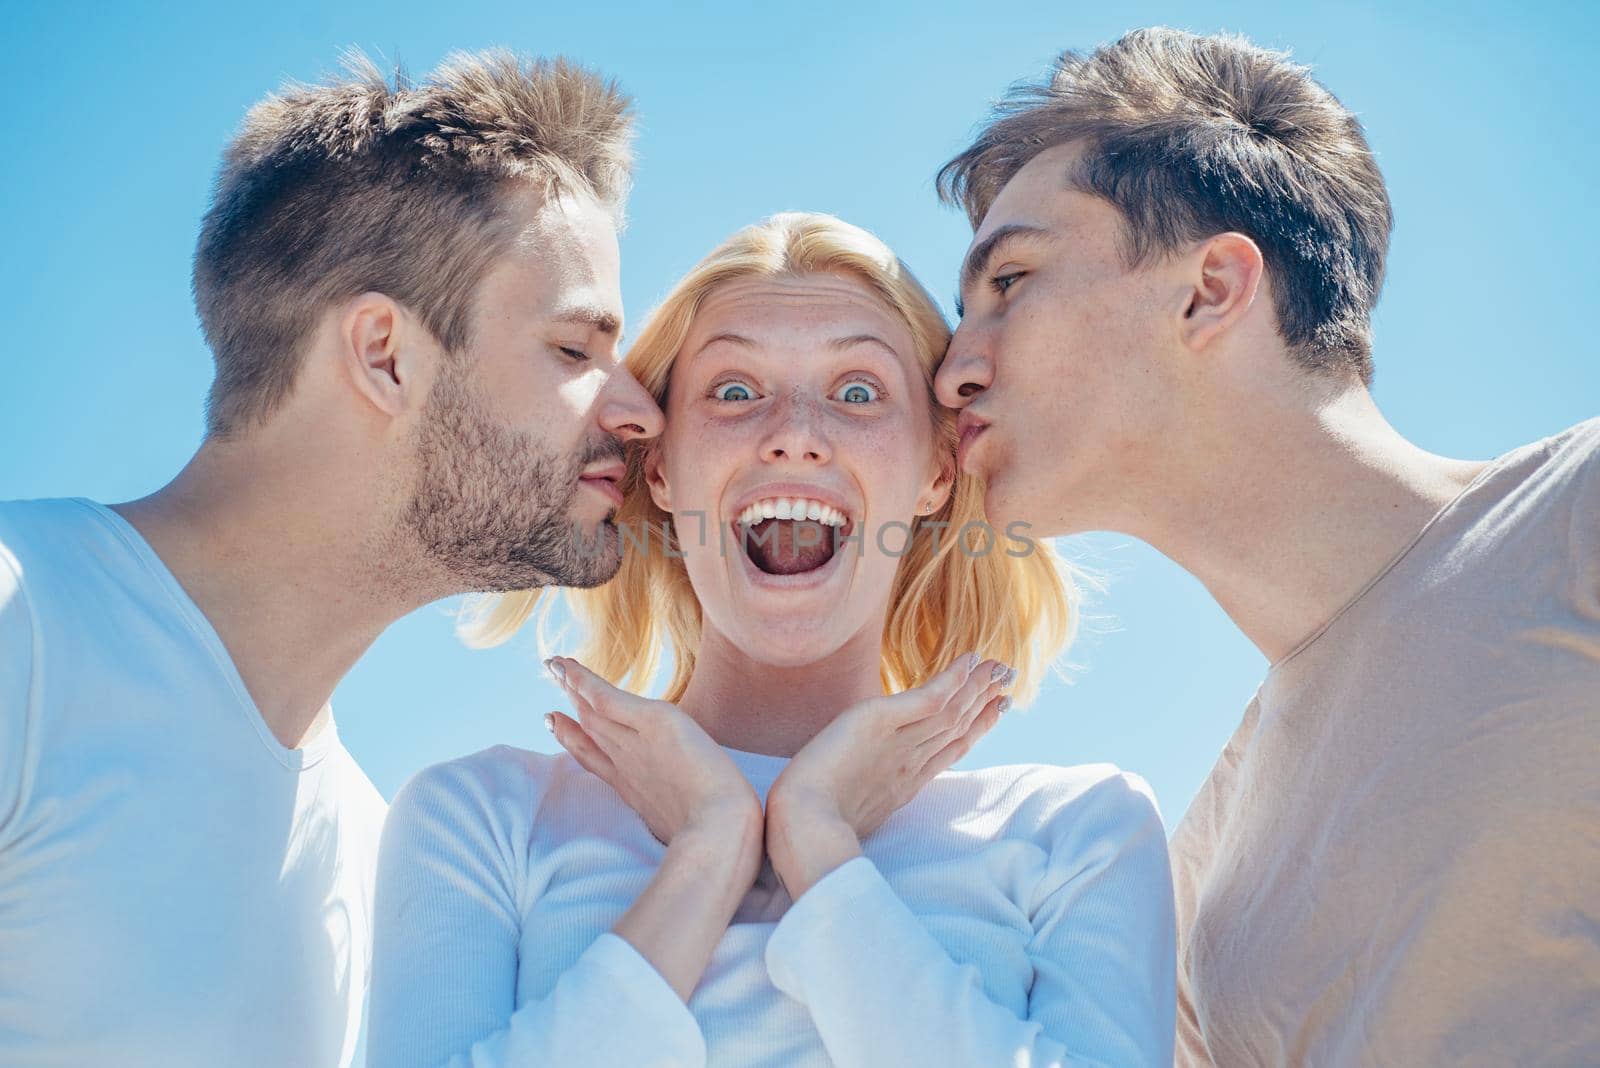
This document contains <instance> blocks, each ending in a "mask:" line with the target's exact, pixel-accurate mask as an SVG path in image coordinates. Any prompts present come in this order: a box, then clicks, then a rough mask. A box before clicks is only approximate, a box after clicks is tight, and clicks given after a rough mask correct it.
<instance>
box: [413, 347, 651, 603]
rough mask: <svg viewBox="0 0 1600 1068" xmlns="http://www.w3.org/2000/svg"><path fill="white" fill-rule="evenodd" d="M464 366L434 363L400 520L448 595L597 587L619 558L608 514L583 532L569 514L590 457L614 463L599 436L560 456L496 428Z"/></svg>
mask: <svg viewBox="0 0 1600 1068" xmlns="http://www.w3.org/2000/svg"><path fill="white" fill-rule="evenodd" d="M468 374H469V371H468V368H467V367H466V366H465V364H464V362H458V361H457V360H450V362H449V363H448V364H447V366H445V367H443V368H441V370H440V377H439V379H438V381H437V382H436V383H435V385H434V388H433V391H432V393H431V395H430V396H429V398H428V403H427V406H426V408H425V409H424V411H423V419H422V423H421V426H420V428H419V430H418V432H417V434H416V446H415V456H416V465H417V466H416V471H417V478H416V484H415V488H414V489H413V491H412V494H411V499H410V501H409V502H408V503H407V504H406V506H405V508H404V510H403V512H402V514H401V523H402V526H403V528H404V530H405V532H407V533H408V534H409V535H410V537H411V538H413V539H414V540H415V542H416V544H417V546H418V548H419V550H420V552H421V554H422V557H423V559H424V560H426V561H427V562H428V563H429V564H430V565H432V567H433V568H437V569H440V570H442V571H443V572H444V574H445V575H446V576H447V579H448V581H449V583H450V584H452V585H454V586H455V587H457V588H456V589H455V590H453V591H451V592H469V591H476V592H485V593H501V592H507V591H511V590H526V589H533V588H536V587H540V586H578V587H589V586H598V585H600V584H601V583H603V582H605V581H606V580H608V579H610V578H611V577H612V576H613V575H615V574H616V572H617V568H618V567H619V566H620V564H621V560H622V551H621V544H620V541H621V539H620V537H619V536H618V533H617V530H616V527H615V525H614V524H613V523H612V522H611V520H610V518H607V519H606V520H604V521H603V522H600V523H598V524H596V528H595V529H594V530H593V531H583V530H581V529H580V528H579V527H578V525H577V524H576V523H575V522H574V521H573V520H572V518H571V515H570V513H571V507H572V501H573V498H574V497H575V496H576V495H577V492H578V478H579V476H580V474H581V473H582V471H583V470H584V468H586V467H588V466H589V465H590V464H593V463H595V462H596V461H597V460H604V459H612V458H615V459H621V458H622V456H623V449H622V443H621V442H620V441H618V440H617V439H616V438H612V437H609V436H607V437H603V438H602V439H600V440H597V441H592V442H589V443H588V444H587V445H586V447H585V448H584V449H583V450H582V452H581V453H580V454H578V455H571V454H568V455H562V454H561V453H559V452H557V451H556V450H554V449H552V448H550V447H549V445H548V444H547V443H546V442H543V441H541V440H539V438H537V437H536V436H535V435H533V434H528V433H524V432H522V431H518V430H514V429H512V428H510V427H506V426H501V425H499V424H497V423H496V422H495V421H494V419H493V417H492V416H491V415H490V414H489V412H488V410H487V407H486V406H485V405H484V404H483V402H482V401H481V400H480V398H479V397H478V395H477V394H476V393H475V391H474V390H473V388H472V385H471V383H470V381H469V380H468Z"/></svg>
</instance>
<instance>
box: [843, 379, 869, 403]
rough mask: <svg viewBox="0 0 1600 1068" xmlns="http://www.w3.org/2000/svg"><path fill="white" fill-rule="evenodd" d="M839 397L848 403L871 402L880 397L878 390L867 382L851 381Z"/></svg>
mask: <svg viewBox="0 0 1600 1068" xmlns="http://www.w3.org/2000/svg"><path fill="white" fill-rule="evenodd" d="M839 397H840V399H841V400H843V401H844V402H845V403H846V404H870V403H872V402H873V401H875V400H877V399H878V391H877V389H876V388H875V387H873V386H870V385H868V384H867V383H865V382H851V383H850V384H849V385H847V386H845V387H844V392H843V393H841V394H839Z"/></svg>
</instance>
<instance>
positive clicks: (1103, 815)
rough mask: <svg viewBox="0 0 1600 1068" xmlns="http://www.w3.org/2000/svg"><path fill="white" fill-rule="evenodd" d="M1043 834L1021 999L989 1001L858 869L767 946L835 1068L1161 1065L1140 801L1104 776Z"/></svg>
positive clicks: (1164, 950)
mask: <svg viewBox="0 0 1600 1068" xmlns="http://www.w3.org/2000/svg"><path fill="white" fill-rule="evenodd" d="M1090 795H1091V796H1089V797H1086V798H1084V799H1082V800H1083V802H1084V803H1081V804H1077V805H1074V806H1072V811H1071V813H1070V816H1069V817H1067V818H1063V819H1060V820H1058V821H1056V825H1055V826H1054V827H1052V828H1051V831H1052V833H1051V834H1050V837H1051V838H1052V839H1053V840H1052V841H1051V842H1050V863H1049V869H1048V874H1047V878H1046V879H1045V880H1044V882H1043V885H1041V886H1040V888H1039V890H1038V894H1037V898H1036V900H1034V901H1033V902H1031V903H1030V905H1029V915H1030V919H1031V921H1032V924H1033V928H1034V934H1033V937H1032V939H1031V941H1030V943H1029V945H1028V957H1029V959H1030V961H1031V962H1032V965H1033V970H1034V979H1033V986H1032V989H1031V991H1030V993H1029V997H1028V1006H1027V1011H1026V1012H1025V1013H1024V1014H1023V1015H1018V1014H1017V1013H1015V1012H1013V1011H1012V1010H1011V1009H1009V1008H1007V1007H1005V1006H1003V1005H1000V1004H997V1003H996V1002H994V1001H992V1000H991V999H990V998H989V997H988V996H987V995H986V994H985V992H984V988H983V984H982V981H981V979H982V977H981V976H980V975H979V974H978V973H977V971H976V969H975V968H973V967H972V966H971V965H961V964H958V963H957V962H956V961H955V960H954V959H952V958H951V956H950V955H949V954H948V953H947V952H946V951H945V949H944V947H943V946H942V945H941V944H940V943H939V942H938V941H937V940H936V939H935V938H934V937H933V936H932V935H931V934H930V933H929V932H928V931H927V930H926V928H924V927H923V925H922V923H921V921H920V920H919V919H918V918H917V916H916V915H915V914H913V913H912V912H911V910H910V909H909V908H908V907H907V906H906V905H905V904H904V903H903V902H902V901H901V900H900V899H899V897H898V896H896V894H895V892H894V890H893V888H892V887H891V886H890V885H889V884H888V883H887V882H886V881H885V880H884V878H883V876H882V875H881V873H880V872H879V871H878V869H877V868H876V867H874V866H873V864H872V862H871V861H870V860H869V859H867V858H865V857H858V858H856V859H854V860H852V861H850V862H849V863H847V864H844V865H841V866H840V867H839V868H837V869H836V870H834V871H832V872H830V873H829V874H828V875H827V876H825V877H824V878H823V879H821V880H819V881H818V882H817V884H816V885H815V886H813V887H812V888H811V889H810V890H809V891H807V892H806V893H805V894H804V895H802V896H801V898H800V900H799V901H797V902H795V904H794V905H793V906H792V907H791V908H790V910H789V912H788V914H787V915H785V917H784V918H783V919H782V920H781V921H780V922H779V924H778V926H777V929H776V930H775V931H774V932H773V936H772V939H771V941H770V942H769V944H768V947H767V954H766V960H767V968H768V971H769V973H770V974H771V976H772V981H773V983H774V984H775V985H776V986H777V987H778V989H780V990H782V991H783V992H784V993H786V994H788V995H789V996H790V997H792V998H794V999H795V1000H796V1001H799V1002H800V1003H801V1004H803V1005H804V1006H805V1007H806V1008H807V1010H808V1011H809V1013H810V1015H811V1018H812V1022H813V1023H814V1024H815V1025H816V1027H817V1030H818V1031H819V1032H820V1033H821V1035H822V1040H823V1043H824V1045H826V1046H827V1049H828V1053H829V1055H830V1056H831V1057H832V1058H833V1060H834V1062H835V1063H837V1064H839V1065H840V1066H841V1068H846V1066H848V1068H868V1066H874V1065H880V1064H926V1065H968V1064H973V1065H977V1064H984V1065H988V1064H1027V1065H1035V1066H1038V1068H1045V1066H1047V1065H1053V1066H1063V1065H1069V1064H1117V1065H1130V1066H1132V1065H1155V1066H1161V1068H1167V1066H1169V1065H1171V1063H1172V1033H1173V1031H1172V1020H1173V987H1172V983H1173V930H1174V925H1173V919H1172V884H1171V880H1170V877H1169V871H1168V863H1167V851H1166V836H1165V834H1164V832H1163V830H1162V826H1161V819H1160V816H1159V814H1158V813H1157V811H1156V807H1155V804H1154V801H1153V800H1152V799H1151V798H1150V796H1149V793H1148V789H1147V788H1146V787H1144V786H1143V783H1142V782H1140V781H1139V780H1138V779H1137V778H1136V777H1134V776H1114V777H1111V778H1109V779H1107V780H1106V781H1104V782H1103V783H1101V784H1099V785H1098V786H1096V787H1094V788H1093V789H1092V790H1091V791H1090Z"/></svg>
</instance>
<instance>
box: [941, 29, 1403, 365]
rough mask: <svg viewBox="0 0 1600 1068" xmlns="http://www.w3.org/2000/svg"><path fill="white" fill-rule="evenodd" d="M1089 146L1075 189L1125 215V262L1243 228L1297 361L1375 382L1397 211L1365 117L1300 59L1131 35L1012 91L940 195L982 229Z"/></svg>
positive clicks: (1237, 43)
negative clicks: (1003, 199)
mask: <svg viewBox="0 0 1600 1068" xmlns="http://www.w3.org/2000/svg"><path fill="white" fill-rule="evenodd" d="M1069 143H1070V144H1077V145H1081V146H1082V147H1083V153H1082V156H1081V163H1080V164H1079V165H1078V166H1077V167H1076V168H1075V173H1073V174H1070V175H1065V176H1064V180H1065V181H1066V182H1067V183H1068V185H1069V187H1071V188H1076V189H1080V190H1082V191H1083V192H1086V193H1091V194H1093V195H1096V196H1099V197H1103V198H1104V199H1105V200H1107V201H1109V202H1111V203H1112V204H1114V205H1116V207H1117V208H1118V209H1119V210H1120V211H1121V212H1122V214H1123V217H1124V219H1125V221H1126V228H1125V240H1126V259H1127V261H1128V263H1129V264H1130V265H1138V264H1139V263H1142V262H1145V261H1146V260H1147V259H1148V258H1150V257H1152V256H1157V255H1161V254H1163V253H1167V252H1172V251H1176V250H1177V249H1178V248H1179V247H1180V246H1181V245H1183V244H1184V243H1187V242H1191V241H1198V240H1203V239H1205V238H1207V237H1210V236H1212V235H1214V234H1219V233H1225V232H1228V231H1237V232H1239V233H1243V234H1245V235H1247V236H1249V237H1250V238H1251V239H1253V240H1254V241H1255V242H1256V244H1257V245H1258V246H1260V248H1261V253H1262V257H1263V259H1264V260H1265V262H1266V266H1267V272H1268V276H1269V278H1270V279H1271V281H1272V291H1273V298H1274V303H1275V307H1276V311H1277V317H1278V331H1279V333H1280V334H1281V335H1282V337H1283V339H1284V342H1285V343H1286V345H1287V346H1288V348H1289V349H1290V351H1291V352H1292V353H1293V354H1294V356H1295V357H1296V359H1298V360H1299V361H1300V362H1301V363H1302V364H1304V365H1305V366H1307V367H1311V368H1317V369H1325V370H1340V371H1353V372H1355V373H1356V374H1358V375H1359V376H1360V377H1361V379H1362V381H1363V382H1369V383H1370V382H1371V380H1372V338H1371V312H1372V308H1373V305H1374V304H1375V303H1377V299H1378V293H1379V291H1380V290H1381V288H1382V286H1383V269H1384V257H1385V256H1386V254H1387V252H1388V247H1389V233H1390V230H1391V229H1392V228H1393V214H1392V211H1391V209H1390V206H1389V195H1388V192H1387V191H1386V190H1385V188H1384V184H1383V176H1382V175H1381V174H1379V173H1378V166H1377V163H1376V162H1375V161H1374V160H1373V157H1372V150H1371V148H1370V147H1369V146H1368V145H1367V141H1366V137H1365V136H1364V135H1363V133H1362V130H1361V124H1360V123H1359V122H1358V121H1357V120H1356V118H1355V116H1354V115H1352V114H1351V113H1350V112H1349V111H1348V110H1346V109H1345V108H1344V106H1343V105H1341V104H1340V103H1339V101H1338V100H1337V99H1335V98H1334V96H1333V94H1332V93H1329V92H1328V91H1327V90H1326V89H1324V88H1323V87H1322V86H1321V85H1319V84H1317V82H1315V81H1314V80H1313V79H1312V78H1311V76H1310V73H1309V71H1308V70H1307V68H1305V67H1302V66H1298V65H1296V64H1294V63H1291V62H1289V60H1288V57H1287V56H1286V55H1284V54H1283V53H1279V52H1271V51H1268V50H1266V49H1263V48H1258V47H1256V46H1255V45H1252V44H1251V43H1250V42H1248V41H1246V40H1244V39H1243V38H1240V37H1232V36H1211V37H1199V36H1196V35H1194V34H1191V33H1184V32H1181V31H1178V30H1171V29H1166V28H1164V27H1156V28H1151V29H1142V30H1135V31H1134V32H1132V33H1129V34H1128V35H1126V36H1125V37H1123V38H1122V39H1121V40H1119V41H1117V42H1115V43H1114V44H1110V45H1105V46H1102V47H1100V48H1098V49H1096V50H1095V51H1094V52H1092V53H1090V54H1089V55H1087V56H1085V55H1082V54H1079V53H1075V52H1064V53H1062V55H1061V56H1060V57H1059V58H1058V59H1057V60H1056V62H1055V65H1054V68H1053V70H1052V72H1051V74H1050V76H1049V78H1048V79H1047V80H1046V81H1044V82H1042V83H1039V84H1019V85H1016V86H1013V87H1012V89H1011V90H1010V92H1009V93H1008V94H1007V95H1006V97H1005V98H1004V99H1003V100H1001V101H1000V102H999V103H998V104H996V105H995V109H994V113H993V115H992V116H991V118H990V120H989V122H988V124H987V125H986V126H985V127H983V128H982V130H981V131H980V132H979V133H978V135H977V137H976V139H975V140H974V141H973V143H972V145H971V146H970V147H968V148H967V149H966V150H965V151H963V152H962V153H961V154H960V155H958V156H956V157H955V158H954V159H952V160H951V161H950V162H949V163H946V164H945V165H944V167H943V168H941V169H940V171H939V176H938V187H939V195H940V197H941V198H942V199H943V200H944V201H945V202H946V203H952V204H959V205H960V206H961V207H962V208H963V209H965V211H966V213H967V217H968V218H969V219H970V220H971V222H972V225H973V227H974V228H976V227H977V226H978V225H979V224H980V223H981V222H982V220H983V217H984V215H985V214H987V212H988V210H989V207H990V206H991V205H992V204H993V203H994V200H995V197H996V196H998V195H999V193H1000V190H1001V189H1002V188H1004V186H1005V184H1006V183H1007V182H1009V181H1010V180H1011V179H1012V178H1013V177H1014V176H1015V175H1016V173H1017V172H1018V171H1019V170H1021V169H1022V168H1023V167H1024V166H1025V165H1026V164H1027V163H1028V162H1029V161H1030V160H1032V159H1033V158H1034V157H1035V156H1037V155H1038V154H1039V153H1040V152H1043V151H1044V150H1046V149H1048V148H1052V147H1055V146H1057V145H1064V144H1069Z"/></svg>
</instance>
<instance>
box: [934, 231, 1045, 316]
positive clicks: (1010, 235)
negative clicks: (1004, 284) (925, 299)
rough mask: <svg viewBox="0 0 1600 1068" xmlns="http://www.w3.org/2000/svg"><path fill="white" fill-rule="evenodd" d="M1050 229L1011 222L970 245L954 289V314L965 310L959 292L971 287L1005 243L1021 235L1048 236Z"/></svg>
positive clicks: (1007, 243) (959, 313)
mask: <svg viewBox="0 0 1600 1068" xmlns="http://www.w3.org/2000/svg"><path fill="white" fill-rule="evenodd" d="M1049 234H1050V231H1048V230H1046V229H1044V228H1043V227H1042V226H1027V225H1025V224H1023V223H1011V224H1010V225H1009V226H1002V227H1000V228H999V229H997V230H995V232H994V233H992V234H990V235H989V236H988V237H986V238H984V239H983V240H982V241H979V242H978V243H977V244H976V245H973V246H972V250H971V251H970V252H968V253H967V259H966V262H964V263H963V264H962V265H961V282H960V285H959V288H958V289H957V290H956V314H957V315H961V314H962V313H963V311H964V310H965V309H964V308H963V306H962V301H961V296H960V295H961V294H962V293H965V292H967V291H968V290H969V289H970V288H972V284H973V283H974V282H976V281H977V280H978V278H979V277H980V276H982V275H983V274H984V272H986V271H987V270H988V269H989V261H990V260H991V259H992V258H994V256H995V254H996V253H998V252H1001V251H1003V250H1004V248H1005V246H1006V245H1009V244H1010V243H1011V242H1012V241H1015V240H1017V239H1018V238H1022V237H1048V236H1049Z"/></svg>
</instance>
